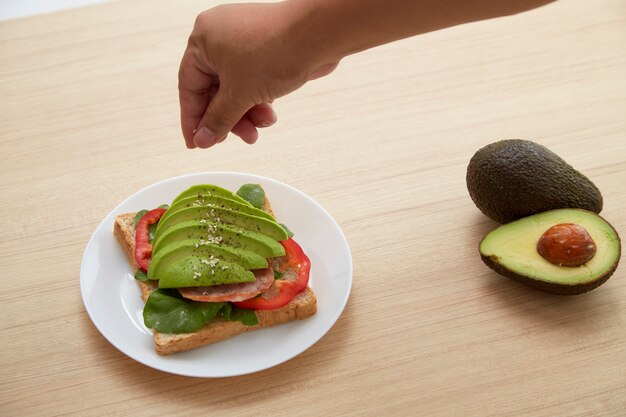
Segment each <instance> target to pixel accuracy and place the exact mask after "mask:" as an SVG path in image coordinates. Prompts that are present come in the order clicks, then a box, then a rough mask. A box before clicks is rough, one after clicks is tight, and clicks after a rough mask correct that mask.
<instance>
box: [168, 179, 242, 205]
mask: <svg viewBox="0 0 626 417" xmlns="http://www.w3.org/2000/svg"><path fill="white" fill-rule="evenodd" d="M201 195H210V196H217V197H224V198H228V199H230V200H234V201H238V202H239V203H242V204H247V205H248V206H250V207H252V204H250V203H248V202H247V201H246V200H244V199H243V198H241V197H240V196H238V195H237V194H235V193H233V192H231V191H229V190H227V189H225V188H222V187H218V186H217V185H213V184H200V185H194V186H191V187H189V188H187V189H186V190H185V191H183V192H182V193H180V194H178V195H177V196H176V198H175V199H174V200H172V204H171V205H172V206H173V205H174V204H176V203H178V202H179V201H180V200H182V199H183V198H188V197H198V196H201Z"/></svg>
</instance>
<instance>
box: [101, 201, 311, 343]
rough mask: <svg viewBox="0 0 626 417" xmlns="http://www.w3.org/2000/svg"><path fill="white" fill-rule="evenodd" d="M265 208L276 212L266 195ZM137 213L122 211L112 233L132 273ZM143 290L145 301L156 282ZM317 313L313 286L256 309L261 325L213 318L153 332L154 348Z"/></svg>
mask: <svg viewBox="0 0 626 417" xmlns="http://www.w3.org/2000/svg"><path fill="white" fill-rule="evenodd" d="M263 210H265V211H267V212H268V213H270V214H272V215H273V212H272V209H271V206H270V204H269V201H268V200H267V198H266V199H265V203H264V205H263ZM135 215H136V213H127V214H120V215H118V216H117V217H116V218H115V224H114V227H113V234H114V235H115V238H116V239H117V241H118V242H119V244H120V245H121V246H122V249H123V250H124V253H125V254H126V258H127V259H128V263H129V264H130V266H131V268H132V270H133V273H135V272H136V271H137V269H138V265H137V262H136V261H135V256H134V252H135ZM137 285H138V286H139V289H140V291H141V299H142V300H143V301H144V302H145V301H146V300H147V299H148V297H149V296H150V294H151V293H152V291H154V290H156V288H157V285H156V284H155V283H153V282H148V283H145V282H141V281H137ZM316 312H317V300H316V298H315V294H314V293H313V291H312V290H311V289H310V288H308V287H307V288H306V289H305V290H304V291H302V292H301V293H300V294H298V295H297V296H295V297H294V298H293V300H291V301H290V302H289V304H287V305H286V306H284V307H282V308H279V309H276V310H258V311H256V315H257V318H258V319H259V324H257V325H255V326H246V325H244V324H242V323H240V322H232V321H227V320H222V319H218V320H213V321H212V322H210V323H209V324H207V325H206V326H204V327H203V328H202V329H200V330H199V331H197V332H195V333H182V334H166V333H161V332H158V331H156V330H155V331H154V349H155V350H156V352H157V353H159V354H161V355H169V354H172V353H176V352H182V351H185V350H190V349H195V348H197V347H201V346H205V345H209V344H211V343H215V342H219V341H222V340H226V339H230V338H231V337H233V336H237V335H238V334H241V333H244V332H248V331H253V330H259V329H264V328H266V327H272V326H275V325H277V324H283V323H288V322H290V321H294V320H301V319H305V318H307V317H310V316H312V315H313V314H315V313H316Z"/></svg>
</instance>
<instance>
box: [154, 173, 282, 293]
mask: <svg viewBox="0 0 626 417" xmlns="http://www.w3.org/2000/svg"><path fill="white" fill-rule="evenodd" d="M287 238H288V236H287V232H286V231H285V229H284V228H283V227H282V226H281V225H279V224H278V223H277V222H276V220H275V219H274V217H273V216H272V215H270V214H269V213H267V212H265V211H263V210H261V209H258V208H255V207H253V206H252V205H251V204H250V203H249V202H247V201H246V200H244V199H243V198H241V197H239V196H238V195H236V194H234V193H232V192H230V191H228V190H226V189H224V188H221V187H218V186H215V185H211V184H201V185H196V186H193V187H190V188H189V189H187V190H185V191H183V192H182V193H180V194H179V195H178V196H177V197H176V198H175V199H174V201H173V202H172V204H171V205H170V207H169V208H168V210H167V211H166V212H165V213H164V214H163V216H162V218H161V219H160V221H159V223H158V226H157V229H156V232H155V235H154V239H153V247H152V250H153V257H152V261H151V264H150V267H149V269H148V278H149V279H152V280H158V281H159V288H182V287H196V286H210V285H219V284H237V283H245V282H252V281H254V280H255V276H254V273H253V272H252V270H255V269H264V268H267V267H268V261H267V259H268V258H273V257H276V256H282V255H284V254H285V249H284V248H283V246H282V245H281V243H280V240H284V239H287Z"/></svg>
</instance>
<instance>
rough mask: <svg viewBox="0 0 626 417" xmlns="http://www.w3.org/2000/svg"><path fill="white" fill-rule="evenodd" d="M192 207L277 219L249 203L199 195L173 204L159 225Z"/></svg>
mask: <svg viewBox="0 0 626 417" xmlns="http://www.w3.org/2000/svg"><path fill="white" fill-rule="evenodd" d="M190 207H202V208H205V209H207V210H208V211H209V212H210V211H211V209H215V208H220V209H227V210H232V211H234V212H237V213H245V214H250V215H252V216H258V217H263V218H265V219H268V220H275V219H274V217H272V215H271V214H269V213H268V212H266V211H263V210H260V209H257V208H255V207H252V206H250V205H249V204H243V203H240V202H238V201H235V200H231V199H228V198H225V197H220V196H213V195H199V196H193V197H186V198H183V199H181V200H178V201H177V202H176V203H174V204H172V205H171V206H170V207H169V208H168V209H167V211H166V212H165V213H164V214H163V217H161V220H160V221H159V225H160V224H162V223H164V222H165V221H166V220H167V219H168V218H169V217H170V216H173V215H175V214H176V213H177V212H179V211H180V210H184V209H186V208H190ZM158 231H159V226H157V233H158Z"/></svg>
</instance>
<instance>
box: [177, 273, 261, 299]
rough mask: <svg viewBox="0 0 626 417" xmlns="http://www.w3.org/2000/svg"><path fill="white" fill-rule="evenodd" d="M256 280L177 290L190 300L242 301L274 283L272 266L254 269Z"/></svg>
mask: <svg viewBox="0 0 626 417" xmlns="http://www.w3.org/2000/svg"><path fill="white" fill-rule="evenodd" d="M252 272H254V276H255V277H256V281H253V282H245V283H242V284H221V285H212V286H209V287H186V288H179V289H178V292H180V294H181V295H182V296H183V297H185V298H188V299H190V300H194V301H203V302H213V303H217V302H222V301H243V300H247V299H250V298H252V297H255V296H257V295H259V294H261V293H262V292H263V291H265V290H267V289H268V288H269V287H271V286H272V284H273V283H274V271H273V270H272V268H266V269H256V270H254V271H252Z"/></svg>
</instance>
